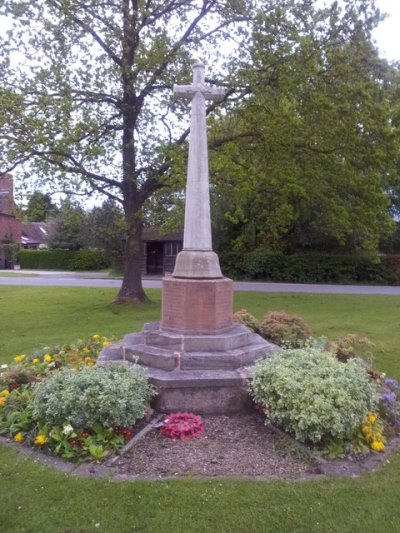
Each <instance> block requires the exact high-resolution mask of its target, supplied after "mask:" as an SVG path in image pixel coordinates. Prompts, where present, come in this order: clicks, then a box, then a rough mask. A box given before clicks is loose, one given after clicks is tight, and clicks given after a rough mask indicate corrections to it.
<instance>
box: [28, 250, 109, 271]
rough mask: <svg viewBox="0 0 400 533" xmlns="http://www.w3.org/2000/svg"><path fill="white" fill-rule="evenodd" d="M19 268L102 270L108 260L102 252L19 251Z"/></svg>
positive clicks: (107, 264)
mask: <svg viewBox="0 0 400 533" xmlns="http://www.w3.org/2000/svg"><path fill="white" fill-rule="evenodd" d="M18 261H19V263H20V265H21V268H26V269H38V270H40V269H43V270H102V269H104V268H107V267H108V266H110V259H109V258H108V257H107V255H106V253H105V252H103V251H102V250H88V249H82V250H76V251H72V250H21V251H20V252H19V253H18Z"/></svg>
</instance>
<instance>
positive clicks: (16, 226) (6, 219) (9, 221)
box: [0, 213, 22, 243]
mask: <svg viewBox="0 0 400 533" xmlns="http://www.w3.org/2000/svg"><path fill="white" fill-rule="evenodd" d="M21 234H22V222H21V221H20V220H17V219H16V218H15V217H13V216H12V215H5V214H2V213H0V243H1V241H2V240H3V239H4V237H5V236H6V235H12V236H13V238H14V240H15V241H16V242H18V243H20V242H21Z"/></svg>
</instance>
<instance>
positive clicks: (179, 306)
mask: <svg viewBox="0 0 400 533" xmlns="http://www.w3.org/2000/svg"><path fill="white" fill-rule="evenodd" d="M232 308H233V282H232V280H230V279H228V278H221V279H215V280H214V279H182V278H181V279H179V278H172V277H171V278H164V279H163V294H162V311H161V324H162V328H163V329H166V330H172V331H181V332H187V333H203V334H211V333H214V332H215V331H218V330H221V329H224V328H226V327H229V326H231V325H232Z"/></svg>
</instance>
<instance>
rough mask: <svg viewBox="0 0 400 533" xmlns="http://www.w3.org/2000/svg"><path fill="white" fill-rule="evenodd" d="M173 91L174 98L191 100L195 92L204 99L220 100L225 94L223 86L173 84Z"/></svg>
mask: <svg viewBox="0 0 400 533" xmlns="http://www.w3.org/2000/svg"><path fill="white" fill-rule="evenodd" d="M173 93H174V96H175V97H176V98H185V99H188V100H191V99H192V98H193V96H194V95H195V94H196V93H200V94H202V95H203V96H204V98H205V100H216V101H218V100H222V99H223V97H224V94H225V89H224V88H223V87H207V86H205V85H174V88H173Z"/></svg>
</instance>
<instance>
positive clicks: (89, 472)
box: [0, 414, 400, 481]
mask: <svg viewBox="0 0 400 533" xmlns="http://www.w3.org/2000/svg"><path fill="white" fill-rule="evenodd" d="M163 416H165V415H161V414H158V415H156V416H155V417H154V418H153V419H152V420H151V422H149V423H148V424H146V426H145V427H144V428H143V429H142V430H141V431H139V433H137V434H136V435H135V436H134V437H132V439H131V440H130V441H129V442H128V443H127V444H126V445H125V446H124V447H123V448H122V449H121V450H119V451H118V452H117V453H116V454H114V455H113V456H111V457H110V458H109V459H108V460H106V461H105V462H104V463H96V462H93V461H90V462H84V463H80V464H79V463H78V464H77V463H70V462H67V461H64V460H63V459H60V458H58V457H55V456H52V455H48V454H45V453H43V452H41V451H39V450H37V449H35V448H31V447H27V446H24V445H21V444H19V443H16V442H13V441H12V440H10V439H9V438H8V437H3V436H0V444H3V445H5V446H8V447H10V448H13V449H14V450H17V451H18V452H19V453H21V454H22V455H25V456H27V457H28V458H29V459H33V460H34V462H37V461H39V462H40V463H43V464H45V465H47V466H51V467H53V468H55V469H57V470H60V471H62V472H64V473H65V474H71V475H74V476H79V477H93V478H106V479H109V480H110V481H168V480H171V479H183V478H186V477H187V476H165V477H160V476H154V477H152V476H140V475H138V474H118V473H116V472H115V466H114V464H115V463H116V462H117V460H118V458H119V457H121V455H124V453H125V452H127V451H128V450H129V449H131V448H132V447H133V446H135V444H136V443H137V442H139V441H140V440H141V439H142V438H144V437H145V436H146V434H147V433H149V432H150V431H151V430H153V429H156V424H157V423H158V422H159V421H160V419H161V418H162V417H163ZM271 427H272V428H273V430H274V431H275V432H276V433H277V434H279V436H281V437H284V438H286V439H287V440H288V442H290V443H293V439H292V438H291V437H290V435H287V434H286V433H284V432H282V431H281V430H279V429H278V428H275V427H274V426H271ZM295 443H296V444H297V445H300V446H301V447H304V448H305V449H307V451H309V450H308V448H306V447H305V446H304V445H303V444H301V443H299V442H298V441H295ZM398 447H400V436H397V437H393V438H391V439H390V441H389V442H388V444H387V445H386V448H385V450H384V451H383V452H379V453H377V452H374V451H371V453H370V454H369V455H368V456H366V457H363V458H360V459H356V460H353V459H351V458H343V459H324V458H316V472H315V473H310V474H307V475H306V476H304V477H301V478H298V479H297V480H295V481H309V480H312V479H321V478H323V477H329V476H331V477H352V478H358V477H360V476H362V475H363V474H364V473H366V472H372V471H375V470H376V469H377V468H378V467H379V466H380V465H381V464H382V463H384V462H387V463H390V457H391V456H392V454H393V453H394V452H395V451H396V449H397V448H398ZM197 477H198V479H214V480H215V479H235V478H236V479H254V480H267V479H272V477H265V476H255V477H254V476H238V475H232V476H230V475H229V474H227V475H225V476H218V477H214V476H213V477H209V476H197ZM274 479H275V477H274Z"/></svg>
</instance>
